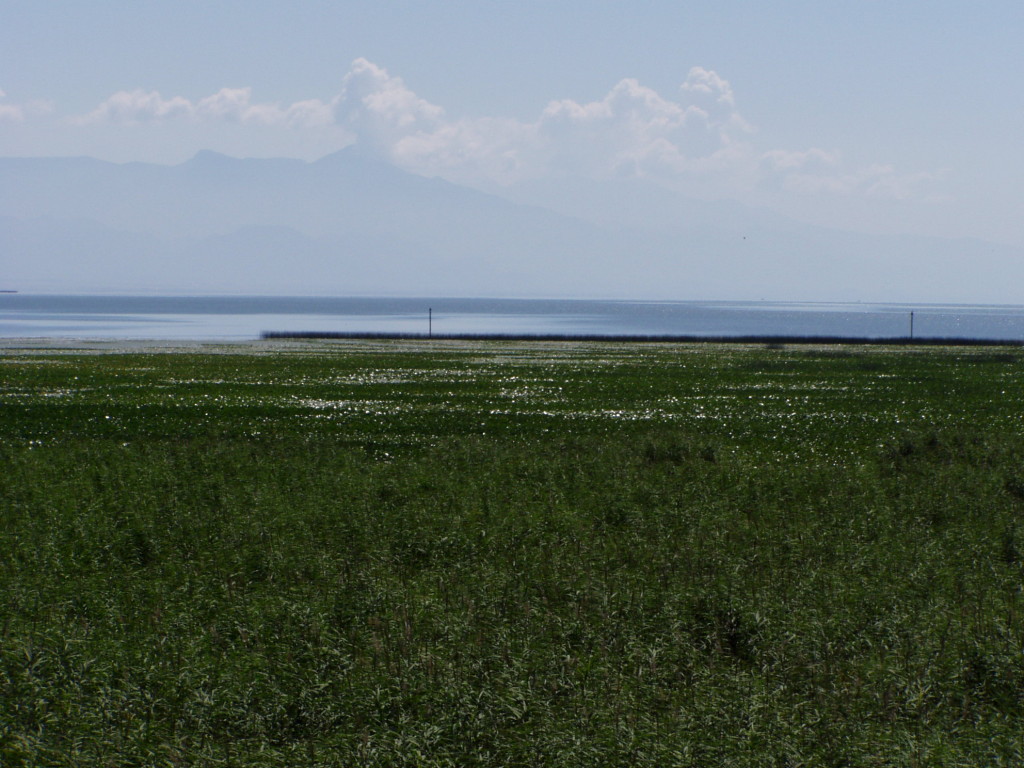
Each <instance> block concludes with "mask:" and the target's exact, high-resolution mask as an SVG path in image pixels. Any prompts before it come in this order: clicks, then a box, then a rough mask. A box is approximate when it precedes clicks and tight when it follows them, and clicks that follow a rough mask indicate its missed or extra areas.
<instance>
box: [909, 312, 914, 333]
mask: <svg viewBox="0 0 1024 768" xmlns="http://www.w3.org/2000/svg"><path fill="white" fill-rule="evenodd" d="M910 338H914V313H913V312H911V313H910Z"/></svg>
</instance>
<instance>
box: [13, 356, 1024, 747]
mask: <svg viewBox="0 0 1024 768" xmlns="http://www.w3.org/2000/svg"><path fill="white" fill-rule="evenodd" d="M1022 384H1024V356H1021V355H1020V354H1018V353H1016V352H1006V351H1003V350H999V351H992V350H987V349H985V348H971V349H958V348H928V349H918V348H914V347H901V348H883V347H870V348H868V347H864V348H856V347H855V348H843V349H841V350H839V349H836V348H832V347H820V348H811V349H806V348H795V347H794V348H789V347H787V348H784V349H768V348H765V347H764V346H763V345H762V346H757V345H751V346H749V347H736V346H716V345H685V344H635V345H634V344H558V343H524V342H493V343H484V342H475V343H471V342H438V343H434V344H428V343H424V342H410V341H406V342H401V341H395V342H383V341H377V342H375V341H347V342H321V343H306V344H294V343H291V344H283V343H278V342H268V343H265V344H261V345H257V346H256V347H255V348H254V349H248V350H244V351H241V350H232V348H230V347H227V348H218V349H214V350H210V351H209V352H195V351H193V352H181V353H173V354H170V353H162V352H159V351H155V350H149V351H139V352H134V353H131V354H115V353H108V354H71V353H67V352H59V353H58V352H54V351H49V352H48V351H45V350H25V351H20V352H15V351H8V352H6V353H4V354H3V356H2V357H0V462H2V467H3V471H2V473H0V595H3V596H4V597H3V600H2V602H0V764H2V765H4V766H8V765H10V766H81V765H104V766H136V765H195V766H220V765H239V766H278V765H304V766H307V765H308V766H348V765H366V766H403V765H408V766H473V765H477V766H537V765H550V766H604V765H638V766H639V765H649V766H708V765H741V766H742V765H749V766H801V765H806V766H818V765H821V766H886V765H893V766H896V765H900V766H903V765H906V766H914V765H919V766H946V765H948V766H969V765H982V764H984V765H1019V764H1022V763H1024V736H1022V735H1021V734H1022V733H1024V656H1022V649H1024V627H1022V615H1021V614H1022V612H1024V604H1022V595H1021V590H1022V583H1024V582H1022V579H1024V464H1022V459H1024V431H1022V428H1024V421H1022V416H1024V413H1022V408H1021V400H1020V398H1021V392H1022Z"/></svg>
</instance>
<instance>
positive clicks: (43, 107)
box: [0, 89, 53, 123]
mask: <svg viewBox="0 0 1024 768" xmlns="http://www.w3.org/2000/svg"><path fill="white" fill-rule="evenodd" d="M6 98H7V93H6V92H5V91H4V90H3V89H0V101H2V100H4V99H6ZM52 111H53V105H52V104H51V103H50V102H48V101H30V102H29V103H28V104H0V123H2V122H5V121H6V122H11V123H21V122H24V121H25V120H26V119H27V118H29V117H35V116H37V115H45V114H47V113H48V112H52Z"/></svg>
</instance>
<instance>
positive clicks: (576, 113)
mask: <svg viewBox="0 0 1024 768" xmlns="http://www.w3.org/2000/svg"><path fill="white" fill-rule="evenodd" d="M1022 42H1024V4H1022V3H1020V2H1008V1H1004V0H993V1H991V2H984V1H980V2H978V3H973V4H969V3H964V2H962V1H958V2H950V1H948V0H930V1H929V2H922V1H920V0H901V2H894V1H892V0H885V1H883V0H856V1H853V0H850V1H847V0H835V1H834V2H821V1H820V0H815V1H813V2H812V1H807V2H804V1H793V0H781V1H779V2H771V3H768V2H733V1H730V0H718V1H717V2H705V1H704V0H696V1H694V2H679V1H678V0H673V1H661V0H648V1H646V2H645V1H644V0H633V2H609V1H607V0H586V1H585V2H583V1H579V2H577V1H576V0H568V1H564V0H547V1H546V2H541V1H539V0H519V1H518V2H487V1H485V0H478V1H477V2H466V1H464V0H448V1H446V2H443V3H441V2H423V1H420V2H414V1H412V0H404V1H401V2H384V1H383V0H376V2H362V1H358V2H338V1H335V2H321V1H317V0H293V1H292V2H289V3H282V2H269V1H268V0H244V2H243V1H240V0H230V1H223V2H217V1H216V0H204V1H203V2H193V1H192V0H176V2H173V3H172V2H156V1H154V0H136V1H134V2H118V1H117V0H105V1H104V2H95V1H92V0H73V1H72V0H43V1H40V0H35V1H33V2H29V1H22V0H0V156H7V157H12V156H32V157H40V156H78V155H85V156H91V157H97V158H101V159H105V160H111V161H116V162H129V161H144V162H155V163H164V164H174V163H179V162H183V161H185V160H187V159H188V158H189V157H191V156H193V155H194V154H195V153H196V152H197V151H199V150H202V149H212V150H215V151H219V152H223V153H225V154H229V155H232V156H236V157H250V156H251V157H272V156H280V157H296V158H302V159H306V160H314V159H316V158H318V157H320V156H323V155H326V154H328V153H330V152H333V151H336V150H338V149H341V148H343V147H346V146H349V145H353V144H356V145H359V146H361V147H363V148H365V149H367V150H368V151H372V152H374V153H376V154H379V155H380V156H383V157H385V158H386V159H388V160H389V161H391V162H393V163H395V164H396V165H398V166H399V167H402V168H404V169H406V170H410V171H413V172H416V173H420V174H424V175H428V176H434V175H437V176H441V177H443V178H446V179H449V180H452V181H455V182H458V183H463V184H468V185H471V186H475V187H477V188H480V189H485V190H489V191H496V192H499V193H501V192H502V191H508V190H513V189H516V188H520V187H522V188H526V187H528V186H529V185H530V184H533V185H537V184H544V183H547V182H548V181H551V182H554V181H556V180H564V179H576V180H583V181H588V180H595V181H600V180H608V179H621V178H643V179H648V180H650V181H652V182H653V183H656V184H658V185H660V186H662V187H665V188H666V189H671V190H674V191H677V192H681V193H683V194H686V195H689V196H694V197H700V198H707V199H728V200H737V201H740V202H742V203H744V204H747V205H750V206H755V207H764V208H768V209H771V210H773V211H776V212H778V213H781V214H784V215H786V216H790V217H792V218H795V219H798V220H801V221H805V222H810V223H814V224H820V225H826V226H830V227H836V228H840V229H846V230H852V231H863V232H879V233H901V232H905V233H912V234H925V235H936V236H941V237H972V238H981V239H986V240H991V241H993V242H998V243H1006V244H1011V245H1017V246H1024V151H1022V148H1021V143H1020V137H1021V136H1024V87H1022V86H1024V45H1022Z"/></svg>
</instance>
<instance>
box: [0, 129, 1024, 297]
mask: <svg viewBox="0 0 1024 768" xmlns="http://www.w3.org/2000/svg"><path fill="white" fill-rule="evenodd" d="M534 186H535V188H534V189H528V188H525V187H523V188H519V189H514V190H509V191H508V192H507V193H506V194H503V195H501V196H499V195H497V194H490V193H485V192H482V191H479V190H475V189H471V188H468V187H464V186H459V185H456V184H453V183H450V182H448V181H444V180H442V179H439V178H426V177H422V176H417V175H414V174H411V173H407V172H405V171H402V170H400V169H398V168H396V167H394V166H392V165H390V164H388V163H386V162H384V161H383V160H380V159H378V158H376V157H374V156H372V155H369V154H367V153H364V152H361V151H359V150H358V149H357V148H356V147H351V148H348V149H344V150H342V151H340V152H336V153H334V154H331V155H328V156H326V157H323V158H321V159H320V160H318V161H315V162H311V163H309V162H304V161H300V160H290V159H237V158H232V157H228V156H226V155H221V154H217V153H214V152H200V153H199V154H198V155H196V156H195V157H194V158H192V159H191V160H188V161H187V162H184V163H181V164H179V165H173V166H167V165H155V164H147V163H125V164H116V163H109V162H104V161H100V160H94V159H90V158H0V288H5V289H18V290H21V291H23V292H35V293H44V292H45V293H164V294H192V295H195V294H216V293H230V294H267V295H377V296H388V295H391V296H401V295H407V296H408V295H435V296H453V297H454V296H506V297H519V296H522V297H542V296H551V297H607V298H633V299H657V300H666V299H681V300H682V299H687V300H693V299H711V300H723V299H746V300H749V299H762V298H763V299H774V300H794V301H858V300H860V301H896V302H907V301H942V302H945V301H957V302H963V303H1017V301H1018V299H1017V293H1016V285H1017V284H1019V283H1020V281H1021V279H1022V278H1024V250H1022V249H1019V248H1013V247H1010V246H1004V245H996V244H991V243H986V242H982V241H976V240H946V239H939V238H926V237H920V236H883V235H868V234H861V233H853V232H845V231H840V230H831V229H825V228H820V227H813V226H809V225H805V224H800V223H797V222H794V221H791V220H787V219H784V218H782V217H779V216H776V215H773V214H771V213H769V212H766V211H762V210H756V209H751V208H745V207H743V206H741V205H739V204H736V203H730V202H727V201H721V202H714V201H711V202H709V201H698V200H692V199H688V198H685V197H682V196H679V195H675V194H672V193H671V192H668V191H665V190H663V189H661V188H659V187H656V186H654V185H652V184H646V183H644V182H642V181H638V180H632V181H621V182H606V183H603V184H598V183H588V182H574V183H568V182H560V183H556V182H550V183H547V184H543V183H540V182H536V183H535V185H534ZM513 198H514V199H513ZM527 201H530V202H527ZM538 201H541V202H543V205H540V204H537V202H538Z"/></svg>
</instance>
